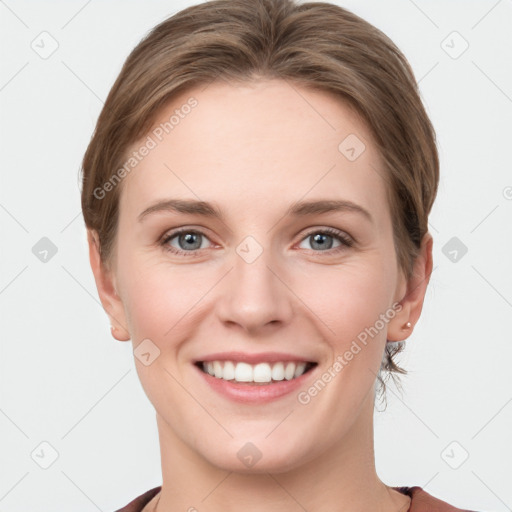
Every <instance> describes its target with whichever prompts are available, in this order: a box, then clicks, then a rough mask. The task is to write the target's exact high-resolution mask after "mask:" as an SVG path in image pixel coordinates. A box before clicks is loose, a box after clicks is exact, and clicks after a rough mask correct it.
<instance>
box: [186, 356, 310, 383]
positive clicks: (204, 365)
mask: <svg viewBox="0 0 512 512" xmlns="http://www.w3.org/2000/svg"><path fill="white" fill-rule="evenodd" d="M195 365H196V366H197V367H198V368H199V369H200V370H201V371H203V372H204V373H207V374H209V375H211V376H212V377H215V378H217V379H222V380H226V381H229V382H236V383H240V384H252V385H265V384H273V383H276V382H280V381H283V380H293V379H297V378H298V377H301V376H302V375H304V374H305V373H307V372H309V371H311V369H312V368H314V367H315V366H317V363H314V362H304V361H297V362H293V361H286V362H275V363H257V364H248V363H244V362H235V361H198V362H196V363H195Z"/></svg>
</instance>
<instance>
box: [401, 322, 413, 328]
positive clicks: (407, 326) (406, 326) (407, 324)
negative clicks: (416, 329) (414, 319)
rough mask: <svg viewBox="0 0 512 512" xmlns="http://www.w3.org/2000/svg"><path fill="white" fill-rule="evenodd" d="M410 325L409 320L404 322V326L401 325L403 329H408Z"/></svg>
mask: <svg viewBox="0 0 512 512" xmlns="http://www.w3.org/2000/svg"><path fill="white" fill-rule="evenodd" d="M411 327H412V324H411V322H407V323H406V324H405V326H404V327H403V329H410V328H411Z"/></svg>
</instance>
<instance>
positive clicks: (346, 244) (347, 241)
mask: <svg viewBox="0 0 512 512" xmlns="http://www.w3.org/2000/svg"><path fill="white" fill-rule="evenodd" d="M184 233H193V234H195V235H201V236H204V237H206V238H208V237H207V236H206V235H205V234H204V233H203V232H202V231H198V230H195V229H186V228H183V229H179V230H177V231H174V232H172V233H169V234H168V235H167V236H164V238H163V239H162V241H161V245H162V247H163V248H164V250H166V251H169V252H171V253H173V254H177V255H180V256H181V255H183V256H188V257H194V256H199V255H200V252H201V249H195V250H192V251H183V250H181V249H176V248H175V247H171V246H169V245H168V243H169V242H170V241H171V240H172V239H173V238H175V237H177V236H179V235H182V234H184ZM319 233H320V234H322V235H330V236H332V237H334V238H336V239H337V240H339V241H340V242H341V244H342V245H340V246H339V247H335V248H334V249H329V250H327V251H315V250H314V249H310V250H312V251H314V252H318V253H322V252H325V253H328V254H333V253H337V252H338V251H343V250H345V249H347V248H350V247H352V246H353V245H354V241H353V240H352V239H351V238H349V237H348V236H346V235H345V234H343V232H341V231H338V230H337V229H334V228H323V229H316V230H312V231H310V232H309V233H306V235H305V236H304V237H303V238H302V239H301V242H302V241H304V240H306V239H307V238H308V237H310V236H312V235H316V234H319Z"/></svg>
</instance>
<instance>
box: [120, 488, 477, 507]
mask: <svg viewBox="0 0 512 512" xmlns="http://www.w3.org/2000/svg"><path fill="white" fill-rule="evenodd" d="M161 488H162V487H161V486H160V487H155V488H153V489H151V490H149V491H146V492H145V493H144V494H141V495H140V496H138V497H137V498H135V499H134V500H133V501H131V502H130V503H128V505H126V506H125V507H123V508H120V509H119V510H116V512H141V511H142V509H143V508H144V507H145V506H146V505H147V504H148V503H149V502H150V501H151V499H152V498H153V497H154V496H155V495H156V494H158V493H159V492H160V489H161ZM393 489H395V490H396V491H398V492H401V493H402V494H405V495H406V496H409V497H410V498H411V506H410V508H409V510H408V511H407V512H475V511H473V510H463V509H460V508H456V507H452V506H451V505H448V503H446V502H444V501H441V500H440V499H438V498H434V497H433V496H431V495H430V494H428V493H427V492H426V491H424V490H423V489H422V488H421V487H418V486H414V487H393Z"/></svg>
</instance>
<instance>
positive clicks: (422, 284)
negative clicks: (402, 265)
mask: <svg viewBox="0 0 512 512" xmlns="http://www.w3.org/2000/svg"><path fill="white" fill-rule="evenodd" d="M433 243H434V241H433V239H432V235H431V234H430V233H429V232H428V231H427V233H425V235H424V237H423V240H422V241H421V247H420V251H419V253H418V256H417V257H416V260H415V261H414V266H413V273H412V276H411V278H410V279H409V280H408V281H407V282H406V286H405V288H406V289H405V294H404V296H403V298H402V300H400V304H401V306H402V309H401V310H400V311H399V312H398V313H397V314H396V316H395V317H394V318H393V319H392V320H391V321H390V322H389V323H388V333H387V339H388V341H403V340H405V339H406V338H407V337H408V336H410V334H411V333H412V330H413V329H414V326H415V324H416V322H417V321H418V319H419V317H420V315H421V310H422V308H423V300H424V299H425V293H426V291H427V285H428V283H429V281H430V275H431V274H432V246H433ZM397 309H398V308H397ZM407 322H411V327H410V328H407V327H406V324H407Z"/></svg>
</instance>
